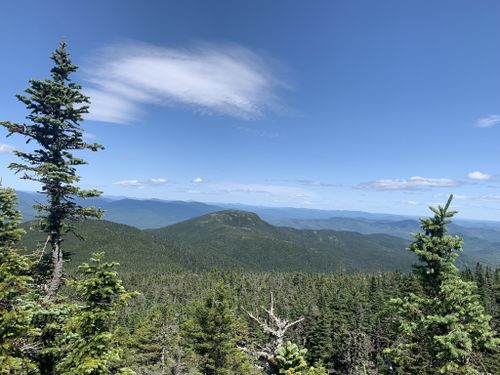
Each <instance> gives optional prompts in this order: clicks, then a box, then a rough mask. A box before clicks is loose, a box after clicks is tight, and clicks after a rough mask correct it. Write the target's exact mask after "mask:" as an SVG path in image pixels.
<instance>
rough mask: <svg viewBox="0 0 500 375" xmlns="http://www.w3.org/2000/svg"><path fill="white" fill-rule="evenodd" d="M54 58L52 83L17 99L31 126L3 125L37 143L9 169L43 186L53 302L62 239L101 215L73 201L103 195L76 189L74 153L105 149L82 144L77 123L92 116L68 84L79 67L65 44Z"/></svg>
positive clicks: (34, 85)
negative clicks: (82, 222) (78, 225)
mask: <svg viewBox="0 0 500 375" xmlns="http://www.w3.org/2000/svg"><path fill="white" fill-rule="evenodd" d="M51 58H52V60H53V61H54V67H53V68H52V69H51V71H50V72H51V78H49V79H45V80H37V79H33V80H30V81H29V82H30V87H29V88H27V89H26V90H25V94H26V95H16V96H17V98H18V100H20V101H21V102H22V103H24V104H25V105H26V108H27V109H28V110H29V114H28V115H27V116H26V118H27V120H28V123H15V122H11V121H2V122H0V124H1V125H3V126H4V127H5V128H6V129H7V131H8V132H9V136H10V135H12V134H14V133H18V134H21V135H22V136H24V137H25V138H26V143H29V142H31V141H34V143H36V145H35V147H36V148H35V150H34V151H32V152H24V151H14V153H15V154H16V155H17V156H18V157H19V158H20V159H21V161H22V162H21V163H12V164H10V165H9V168H10V169H12V170H14V171H16V173H17V172H21V173H22V176H21V178H23V179H27V180H32V181H36V182H39V183H40V184H41V187H42V193H43V194H45V195H46V197H47V200H46V202H43V203H39V204H37V205H36V208H37V209H38V210H39V213H40V218H41V228H42V230H43V231H45V232H46V233H47V235H48V242H49V243H50V244H51V249H52V251H51V263H52V277H51V280H50V283H49V285H48V288H47V294H48V296H49V297H50V298H51V299H53V297H54V296H55V293H56V292H57V290H58V289H59V286H60V284H61V278H62V271H63V270H62V268H63V254H62V250H61V242H62V240H63V237H62V236H63V234H64V233H66V232H67V231H70V230H72V226H71V222H72V221H74V220H79V219H82V218H87V217H100V216H101V211H99V210H97V209H94V208H87V207H82V206H81V205H79V204H78V203H77V202H76V201H75V198H88V197H96V196H99V195H100V192H98V191H96V190H82V189H80V188H79V187H78V186H77V185H76V184H77V183H78V181H79V180H80V177H79V176H78V175H77V173H76V167H77V166H79V165H82V164H86V162H85V161H84V160H83V159H80V158H77V157H75V156H74V155H73V151H80V150H91V151H97V150H99V149H101V148H102V146H101V145H99V144H96V143H92V144H89V143H86V142H85V141H84V140H83V130H82V128H81V127H80V125H79V123H80V122H81V121H82V120H83V115H84V114H86V113H88V108H89V106H88V103H89V98H88V97H87V96H85V95H83V94H82V92H81V86H80V85H78V84H76V83H74V82H72V81H71V79H70V75H71V74H72V73H74V72H75V71H76V70H77V67H76V66H75V65H73V64H72V62H71V60H70V57H69V54H68V52H67V50H66V43H64V42H62V43H61V44H60V45H59V47H58V48H57V49H56V51H55V52H54V53H53V54H52V56H51Z"/></svg>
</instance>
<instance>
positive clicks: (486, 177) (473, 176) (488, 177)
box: [467, 171, 493, 181]
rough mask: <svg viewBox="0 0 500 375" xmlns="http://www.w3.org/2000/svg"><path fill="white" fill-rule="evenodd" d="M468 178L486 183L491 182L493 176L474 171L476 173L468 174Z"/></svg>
mask: <svg viewBox="0 0 500 375" xmlns="http://www.w3.org/2000/svg"><path fill="white" fill-rule="evenodd" d="M467 177H469V178H470V179H472V180H481V181H486V180H491V178H492V177H493V176H492V175H490V174H487V173H482V172H479V171H474V172H470V173H469V174H467Z"/></svg>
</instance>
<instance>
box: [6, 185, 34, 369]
mask: <svg viewBox="0 0 500 375" xmlns="http://www.w3.org/2000/svg"><path fill="white" fill-rule="evenodd" d="M15 206H16V200H15V194H14V191H13V190H12V189H5V188H2V187H0V374H2V375H7V374H9V375H26V374H32V373H33V374H35V373H37V369H36V365H35V363H34V361H32V359H31V358H32V356H33V350H34V348H35V345H33V344H34V338H35V337H36V336H37V335H38V332H37V330H36V329H35V328H34V327H33V324H32V319H33V315H34V312H35V307H36V306H35V305H34V303H33V298H32V296H30V294H32V292H33V291H32V279H31V277H30V275H29V272H30V269H31V262H30V261H29V259H28V258H27V257H25V256H22V255H20V254H19V253H18V249H17V248H16V246H17V242H18V241H19V239H20V238H21V236H22V234H23V230H22V229H20V228H19V227H18V225H19V222H20V219H21V215H20V213H19V212H18V211H17V210H16V208H15Z"/></svg>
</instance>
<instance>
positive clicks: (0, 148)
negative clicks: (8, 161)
mask: <svg viewBox="0 0 500 375" xmlns="http://www.w3.org/2000/svg"><path fill="white" fill-rule="evenodd" d="M15 150H16V148H15V147H14V146H11V145H8V144H6V143H0V154H9V153H11V152H12V151H15Z"/></svg>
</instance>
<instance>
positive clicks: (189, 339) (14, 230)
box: [0, 43, 500, 375]
mask: <svg viewBox="0 0 500 375" xmlns="http://www.w3.org/2000/svg"><path fill="white" fill-rule="evenodd" d="M52 59H53V61H54V63H55V64H54V68H53V69H52V71H51V78H50V79H47V80H42V81H40V80H32V81H30V84H31V86H30V87H29V88H28V89H27V90H26V96H18V98H19V99H20V100H21V102H23V103H24V104H25V105H26V107H27V108H28V110H29V115H28V116H27V119H28V120H29V122H30V123H29V124H17V123H13V122H9V121H4V122H2V123H1V124H2V125H3V126H4V127H6V128H7V130H8V132H9V134H11V135H12V134H18V135H22V136H24V137H26V139H27V140H28V141H34V142H36V143H37V147H39V148H37V149H36V150H35V151H33V152H32V153H27V152H21V151H16V154H17V156H18V157H19V159H20V160H21V161H20V163H14V164H12V165H10V168H12V169H13V170H15V171H18V172H20V177H21V178H26V179H30V180H34V181H37V182H39V183H40V185H41V190H42V192H43V193H44V194H45V195H46V196H47V202H46V203H44V204H40V205H39V206H38V207H37V209H38V210H39V216H40V220H39V221H38V222H37V230H38V231H40V233H43V236H42V240H41V241H39V242H38V243H36V244H34V243H30V242H29V241H28V242H25V243H27V244H28V245H27V248H23V246H22V242H21V240H22V237H23V235H24V230H23V228H22V227H21V226H20V221H21V217H20V214H19V212H18V211H17V209H16V197H15V193H14V191H13V190H12V189H9V188H4V187H2V188H0V245H1V247H0V313H1V315H0V343H1V344H0V374H14V375H17V374H43V375H49V374H50V375H56V374H57V375H63V374H64V375H83V374H89V375H101V374H103V375H104V374H134V373H135V374H139V375H157V374H158V375H159V374H162V375H165V374H206V375H230V374H235V375H237V374H241V375H243V374H256V375H257V374H285V375H299V374H307V375H325V374H439V373H441V374H498V373H500V353H499V352H498V348H499V344H500V339H499V338H498V335H497V333H496V332H497V330H498V328H499V325H500V270H493V269H491V268H488V267H484V266H481V265H479V264H478V265H477V267H476V268H475V269H465V270H463V271H459V270H458V268H457V267H456V266H455V262H456V258H457V257H458V256H459V254H460V252H461V245H462V240H461V238H460V237H458V236H450V235H448V234H447V229H446V228H447V226H448V225H449V224H450V223H451V219H452V217H453V216H454V215H455V213H456V212H454V211H452V210H451V208H450V205H451V203H452V197H450V199H449V200H448V201H447V202H446V204H444V205H443V206H439V207H437V208H431V210H432V212H431V216H430V217H429V218H428V219H422V220H421V231H420V233H418V234H416V235H415V237H414V239H413V242H412V243H411V245H410V246H409V249H408V250H409V253H414V259H415V263H416V265H415V267H414V268H413V270H412V271H410V272H375V273H374V272H372V273H368V272H367V273H350V274H344V273H326V272H325V273H319V272H249V271H244V270H241V271H236V270H235V271H227V270H226V271H213V272H202V271H201V270H200V271H199V272H189V271H186V270H183V269H175V268H172V269H170V270H163V271H162V270H160V269H147V267H141V264H140V262H141V253H140V251H141V247H140V245H138V250H137V252H136V253H135V254H131V255H130V256H131V257H133V260H134V261H133V262H131V264H127V265H126V266H125V265H124V267H121V268H120V267H119V266H118V265H117V264H115V263H112V262H111V261H113V260H114V259H108V257H106V256H105V255H104V254H102V253H96V254H93V255H92V256H91V258H90V260H88V261H87V262H84V263H82V264H80V263H81V262H80V260H81V259H80V258H79V257H78V256H77V255H76V254H74V253H75V252H76V251H78V250H77V249H76V248H72V246H71V244H72V243H73V242H72V241H67V242H66V241H65V239H67V238H69V237H68V236H69V233H71V232H78V225H76V226H75V225H74V224H75V223H77V222H78V221H81V220H85V219H87V218H98V217H100V215H101V212H100V210H99V209H92V208H88V207H83V206H80V205H79V204H77V203H76V201H75V199H74V198H75V197H80V198H87V197H94V196H98V195H99V192H97V191H83V190H81V189H79V188H77V187H76V186H77V183H78V181H79V177H78V174H77V171H76V167H77V166H79V165H81V164H84V163H85V162H84V160H82V159H79V158H76V157H75V156H73V154H72V153H73V152H74V151H78V150H90V151H98V150H99V149H100V148H101V146H100V145H97V144H87V143H85V142H84V141H83V140H82V134H83V130H82V128H81V127H80V125H79V122H81V121H82V119H83V118H82V116H83V114H85V113H86V111H87V110H88V101H89V100H88V98H86V97H85V96H84V95H83V94H81V92H80V86H78V85H77V84H75V83H73V82H72V81H71V80H70V78H69V76H70V74H71V73H72V72H74V71H75V70H76V66H74V65H73V64H72V63H71V61H70V59H69V55H68V53H67V51H66V45H65V44H64V43H63V44H61V45H60V47H59V48H58V49H57V50H56V51H55V52H54V54H53V55H52ZM33 225H34V224H33ZM166 235H167V237H168V233H167V234H166ZM193 235H194V234H193ZM144 238H145V239H146V238H151V237H147V236H145V237H144ZM194 238H195V237H194ZM92 243H93V242H92V239H91V238H89V239H88V241H87V242H82V244H86V245H85V246H87V253H86V254H88V253H90V252H92V249H89V248H90V247H92ZM401 251H402V252H404V251H406V250H405V249H404V248H401ZM72 253H73V254H72ZM68 254H69V255H72V256H70V257H69V258H72V260H70V261H69V260H68V261H67V262H65V261H64V259H65V258H67V259H69V258H68V257H67V255H68ZM108 256H109V254H108ZM110 258H111V257H110ZM109 262H111V263H109Z"/></svg>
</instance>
